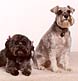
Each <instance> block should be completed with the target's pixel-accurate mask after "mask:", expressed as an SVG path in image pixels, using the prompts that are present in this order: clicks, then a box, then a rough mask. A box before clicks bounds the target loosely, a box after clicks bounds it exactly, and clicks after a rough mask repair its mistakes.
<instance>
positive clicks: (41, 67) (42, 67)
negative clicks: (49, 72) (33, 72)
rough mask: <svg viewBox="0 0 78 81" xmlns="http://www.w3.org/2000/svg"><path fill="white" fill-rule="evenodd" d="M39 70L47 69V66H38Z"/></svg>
mask: <svg viewBox="0 0 78 81" xmlns="http://www.w3.org/2000/svg"><path fill="white" fill-rule="evenodd" d="M38 69H39V70H45V69H46V68H45V67H44V66H38Z"/></svg>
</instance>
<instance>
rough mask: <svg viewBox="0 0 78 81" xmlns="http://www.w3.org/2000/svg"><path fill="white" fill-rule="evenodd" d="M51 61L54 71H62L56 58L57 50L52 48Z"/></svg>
mask: <svg viewBox="0 0 78 81" xmlns="http://www.w3.org/2000/svg"><path fill="white" fill-rule="evenodd" d="M50 61H51V68H52V71H53V72H60V70H59V68H58V66H57V60H56V50H55V49H52V50H51V52H50Z"/></svg>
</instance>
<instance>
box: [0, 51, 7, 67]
mask: <svg viewBox="0 0 78 81" xmlns="http://www.w3.org/2000/svg"><path fill="white" fill-rule="evenodd" d="M6 62H7V60H6V55H5V49H3V50H2V51H0V67H2V66H5V65H6Z"/></svg>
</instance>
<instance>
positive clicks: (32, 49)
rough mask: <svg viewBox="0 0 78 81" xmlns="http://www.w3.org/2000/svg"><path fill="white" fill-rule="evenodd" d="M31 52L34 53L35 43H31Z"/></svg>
mask: <svg viewBox="0 0 78 81" xmlns="http://www.w3.org/2000/svg"><path fill="white" fill-rule="evenodd" d="M31 51H34V46H33V41H31Z"/></svg>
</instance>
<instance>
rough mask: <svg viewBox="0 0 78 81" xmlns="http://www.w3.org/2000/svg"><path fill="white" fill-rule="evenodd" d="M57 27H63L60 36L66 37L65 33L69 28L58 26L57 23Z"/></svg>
mask: <svg viewBox="0 0 78 81" xmlns="http://www.w3.org/2000/svg"><path fill="white" fill-rule="evenodd" d="M55 24H56V25H57V23H56V22H55ZM57 27H58V28H59V29H61V30H62V32H61V34H60V36H61V37H64V35H65V33H66V32H67V31H68V28H61V27H60V26H58V25H57Z"/></svg>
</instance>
